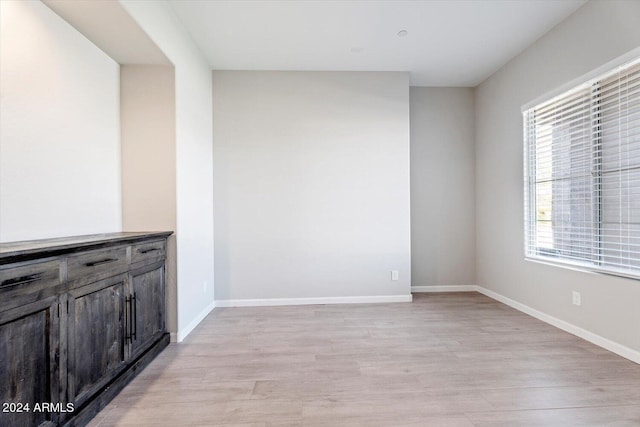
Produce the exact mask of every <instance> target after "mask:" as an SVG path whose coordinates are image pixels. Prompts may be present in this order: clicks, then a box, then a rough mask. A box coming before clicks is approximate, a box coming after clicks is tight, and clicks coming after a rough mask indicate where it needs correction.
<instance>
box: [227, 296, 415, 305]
mask: <svg viewBox="0 0 640 427" xmlns="http://www.w3.org/2000/svg"><path fill="white" fill-rule="evenodd" d="M412 300H413V297H412V296H411V294H409V295H375V296H362V297H319V298H266V299H227V300H217V301H216V307H274V306H281V305H317V304H370V303H383V302H411V301H412Z"/></svg>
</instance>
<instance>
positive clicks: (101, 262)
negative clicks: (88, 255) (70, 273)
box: [85, 258, 118, 267]
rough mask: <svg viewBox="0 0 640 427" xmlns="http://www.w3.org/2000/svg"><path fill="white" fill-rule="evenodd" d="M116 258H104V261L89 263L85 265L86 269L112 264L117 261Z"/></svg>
mask: <svg viewBox="0 0 640 427" xmlns="http://www.w3.org/2000/svg"><path fill="white" fill-rule="evenodd" d="M117 260H118V259H117V258H105V259H101V260H100V261H91V262H87V263H86V264H85V266H86V267H95V266H96V265H100V264H107V263H109V262H113V261H117Z"/></svg>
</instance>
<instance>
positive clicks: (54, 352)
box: [0, 297, 60, 427]
mask: <svg viewBox="0 0 640 427" xmlns="http://www.w3.org/2000/svg"><path fill="white" fill-rule="evenodd" d="M59 335H60V330H59V306H58V299H57V297H51V298H47V299H44V300H41V301H38V302H35V303H32V304H28V305H25V306H22V307H19V308H16V309H13V310H8V311H5V312H2V313H0V379H1V380H0V403H1V404H2V405H3V407H2V408H0V425H2V426H15V427H20V426H29V427H31V426H48V425H54V424H55V423H56V420H57V417H58V415H57V414H56V413H55V412H53V411H52V412H49V411H41V410H35V408H34V407H35V405H36V404H38V405H42V403H47V404H49V403H59V402H60V395H59V393H58V384H59V381H58V374H59V369H58V357H59V353H58V351H59V347H58V346H59V340H58V338H59ZM12 404H14V405H12ZM9 405H11V406H9ZM24 405H28V407H27V410H26V411H24V409H25V407H24ZM21 409H22V412H17V411H20V410H21ZM5 410H7V411H8V412H5Z"/></svg>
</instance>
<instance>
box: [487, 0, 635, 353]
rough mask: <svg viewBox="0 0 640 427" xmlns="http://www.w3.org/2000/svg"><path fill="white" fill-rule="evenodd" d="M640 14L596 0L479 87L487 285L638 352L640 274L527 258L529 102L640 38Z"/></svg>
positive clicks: (625, 4) (629, 6)
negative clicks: (577, 296) (576, 296)
mask: <svg viewBox="0 0 640 427" xmlns="http://www.w3.org/2000/svg"><path fill="white" fill-rule="evenodd" d="M639 17H640V2H637V1H606V2H604V1H602V2H601V1H592V2H589V3H587V4H586V5H585V6H583V7H582V8H580V9H578V11H577V12H576V13H575V14H573V15H571V16H570V17H569V18H568V19H566V20H565V21H564V22H562V23H561V24H560V25H558V26H557V27H555V28H554V29H553V30H551V31H550V32H549V33H547V34H546V35H545V36H544V37H542V38H541V39H539V40H538V41H537V42H536V43H535V44H534V45H532V46H531V47H529V48H528V49H527V50H526V51H524V52H523V53H522V54H521V55H519V56H518V57H516V58H515V59H514V60H512V61H511V62H509V63H508V64H507V65H506V66H504V67H503V68H502V69H501V70H499V71H498V72H497V73H495V74H494V75H493V76H491V77H490V78H489V79H488V80H487V81H485V82H484V83H482V84H481V85H480V86H479V87H478V88H477V92H476V123H477V130H476V142H477V147H476V153H477V161H476V169H477V175H476V179H477V181H476V200H477V204H476V210H477V223H476V230H477V258H476V266H477V284H478V285H481V286H483V287H486V288H488V289H490V290H493V291H495V292H497V293H498V294H501V295H503V296H506V297H508V298H511V299H513V300H516V301H518V302H520V303H523V304H525V305H528V306H529V307H532V308H534V309H536V310H539V311H542V312H544V313H546V314H549V315H551V316H554V317H556V318H559V319H561V320H564V321H566V322H569V323H572V324H574V325H576V326H578V327H580V328H583V329H586V330H587V331H590V332H592V333H594V334H597V335H600V336H601V337H604V338H607V339H609V340H612V341H614V342H616V343H618V344H621V345H623V346H626V347H628V348H629V349H632V350H635V351H636V352H638V351H640V282H638V281H636V280H628V279H622V278H616V277H611V276H605V275H597V274H589V273H583V272H577V271H571V270H566V269H562V268H559V267H553V266H547V265H542V264H538V263H533V262H526V261H524V259H523V256H524V255H523V253H524V249H523V247H524V243H523V239H524V232H523V221H524V220H523V218H524V214H523V178H522V177H523V160H522V156H523V155H522V150H523V141H522V134H523V131H522V116H521V113H520V107H521V105H523V104H525V103H527V102H529V101H531V100H533V99H535V98H537V97H539V96H541V95H543V94H545V93H546V92H548V91H551V90H553V89H554V88H556V87H558V86H561V85H562V84H564V83H566V82H568V81H571V80H573V79H575V78H577V77H579V76H581V75H583V74H585V73H587V72H589V71H591V70H593V69H595V68H597V67H599V66H600V65H602V64H604V63H606V62H608V61H610V60H612V59H614V58H616V57H618V56H620V55H622V54H624V53H625V52H627V51H630V50H631V49H633V48H636V47H638V46H639V45H640V19H639ZM572 290H576V291H579V292H581V293H582V306H581V307H577V306H573V305H572V304H571V291H572ZM636 354H638V353H636ZM638 357H639V360H640V355H639V356H638Z"/></svg>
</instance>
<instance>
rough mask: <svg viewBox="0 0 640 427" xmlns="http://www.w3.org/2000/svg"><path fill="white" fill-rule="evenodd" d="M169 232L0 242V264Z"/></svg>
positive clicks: (169, 233)
mask: <svg viewBox="0 0 640 427" xmlns="http://www.w3.org/2000/svg"><path fill="white" fill-rule="evenodd" d="M171 234H173V232H172V231H149V232H120V233H106V234H91V235H85V236H72V237H58V238H55V239H41V240H27V241H23V242H7V243H0V264H6V263H8V262H16V261H24V260H28V259H33V258H40V257H42V256H43V255H45V256H55V255H61V254H64V253H71V252H77V251H79V250H86V249H93V248H96V249H97V248H100V247H107V246H114V245H118V244H122V243H132V242H135V241H144V240H149V239H152V238H166V237H168V236H170V235H171Z"/></svg>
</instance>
